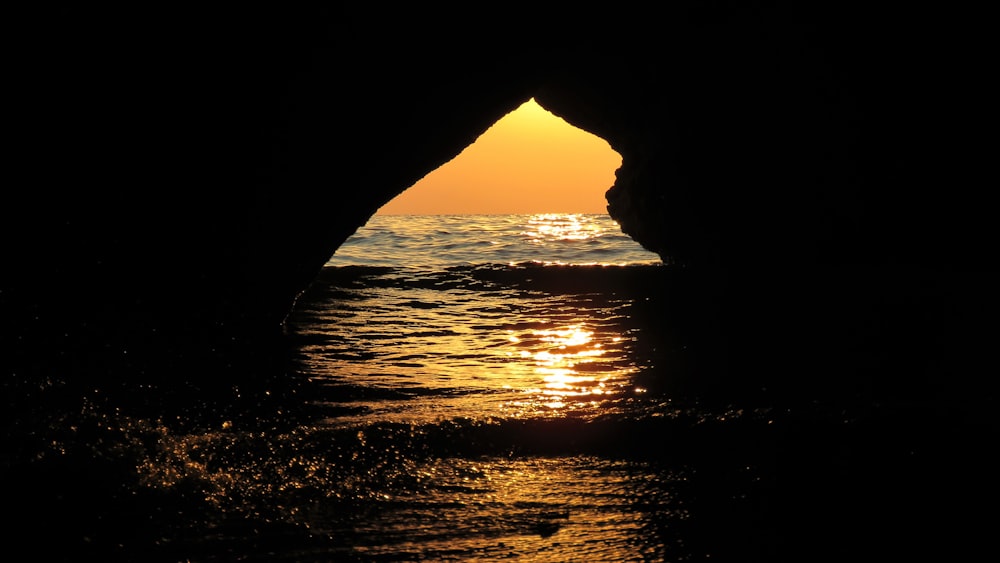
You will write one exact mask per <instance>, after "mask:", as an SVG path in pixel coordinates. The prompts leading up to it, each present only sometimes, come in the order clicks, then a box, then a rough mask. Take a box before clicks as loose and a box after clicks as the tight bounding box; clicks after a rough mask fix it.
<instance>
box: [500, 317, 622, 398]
mask: <svg viewBox="0 0 1000 563" xmlns="http://www.w3.org/2000/svg"><path fill="white" fill-rule="evenodd" d="M604 338H605V339H607V340H609V341H610V342H613V343H617V342H620V341H621V340H622V338H621V337H620V336H608V335H605V336H604ZM508 340H509V341H510V342H511V343H513V344H515V345H518V344H521V343H523V342H533V343H536V344H535V345H534V346H535V349H532V350H521V351H520V353H519V357H520V359H521V361H522V362H524V363H526V364H528V365H531V366H532V371H533V373H534V375H535V376H536V381H537V382H538V383H539V386H537V387H527V388H524V389H522V390H521V391H522V393H523V394H525V395H527V396H528V397H529V398H527V399H521V400H517V401H511V403H512V404H513V405H516V406H518V407H522V408H523V407H529V406H531V405H532V404H534V405H535V406H543V407H545V408H547V409H550V410H552V411H559V410H565V409H567V408H568V407H570V406H571V405H573V404H582V403H588V402H589V403H590V404H591V405H592V406H593V405H594V404H595V402H596V401H598V400H600V399H602V398H606V397H607V396H611V395H613V394H615V393H616V392H617V391H620V388H621V387H622V386H623V385H625V384H626V383H627V376H628V375H629V374H631V373H633V372H634V371H635V369H634V368H633V367H631V366H615V365H614V363H613V362H603V360H604V359H605V356H607V355H608V350H607V349H606V348H605V347H604V345H603V344H602V343H601V342H600V340H599V339H598V338H597V336H596V334H595V332H594V331H593V330H590V329H588V328H587V327H586V325H584V324H582V323H577V324H571V325H566V326H562V327H559V328H553V329H531V330H529V331H527V335H526V337H519V336H517V335H514V334H510V335H509V336H508ZM636 391H639V392H641V390H638V389H637V390H636Z"/></svg>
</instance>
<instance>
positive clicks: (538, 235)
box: [523, 213, 603, 244]
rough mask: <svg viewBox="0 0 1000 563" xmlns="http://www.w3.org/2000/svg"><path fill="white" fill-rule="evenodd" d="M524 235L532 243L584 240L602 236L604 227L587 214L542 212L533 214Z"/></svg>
mask: <svg viewBox="0 0 1000 563" xmlns="http://www.w3.org/2000/svg"><path fill="white" fill-rule="evenodd" d="M527 227H528V230H526V231H524V233H523V234H524V235H525V236H527V237H529V239H530V240H531V242H532V243H535V244H538V243H541V242H543V241H545V240H565V241H584V240H588V239H593V238H597V237H599V236H601V234H602V231H603V229H602V228H601V226H600V225H598V224H596V223H595V222H594V221H588V220H587V217H586V216H585V215H581V214H575V213H540V214H537V215H532V216H531V218H530V219H529V221H528V224H527Z"/></svg>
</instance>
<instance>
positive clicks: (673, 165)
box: [0, 2, 996, 398]
mask: <svg viewBox="0 0 1000 563" xmlns="http://www.w3.org/2000/svg"><path fill="white" fill-rule="evenodd" d="M687 4H688V3H676V4H673V5H672V7H670V8H663V7H658V8H657V9H656V10H652V9H649V10H646V9H643V10H626V6H624V5H614V6H609V7H606V8H602V9H601V10H595V11H593V12H589V13H561V12H556V11H552V12H548V11H545V10H542V9H537V8H533V9H526V8H525V9H520V10H518V11H503V12H501V11H499V10H496V11H492V12H487V13H483V12H475V13H473V12H468V13H466V12H464V11H461V10H459V11H448V10H444V9H441V10H438V11H434V10H428V9H426V8H424V7H419V8H418V7H403V8H394V9H393V11H391V12H386V11H383V10H382V9H375V8H365V7H361V6H351V7H335V8H327V9H314V10H305V9H301V10H300V9H284V8H282V9H277V8H269V9H263V8H260V9H256V11H255V9H252V8H241V9H239V10H236V11H231V12H230V11H226V12H223V11H221V10H220V11H213V10H209V9H201V10H200V11H192V12H189V11H180V10H177V11H173V12H171V11H166V12H157V13H153V12H152V11H150V12H146V11H144V10H142V9H137V10H134V11H131V12H129V13H121V12H112V11H107V12H105V13H101V12H100V11H99V10H97V11H95V10H93V9H90V8H88V9H83V8H67V9H63V10H62V11H59V10H53V11H52V12H51V13H46V14H41V15H39V17H38V18H37V19H33V20H31V21H30V22H28V23H27V25H26V26H25V27H24V28H23V29H24V30H25V31H27V32H28V33H27V34H26V35H28V36H30V37H31V38H32V40H31V41H30V42H29V41H28V40H27V39H25V41H24V42H22V43H21V45H22V48H23V50H24V56H23V57H21V60H20V61H19V62H17V64H16V65H15V66H16V68H15V69H14V70H12V71H10V75H9V76H10V77H11V83H12V84H15V85H16V86H15V87H14V88H15V90H16V92H14V94H15V98H16V99H15V101H14V102H11V105H10V106H9V107H10V108H12V109H13V110H15V111H16V113H17V116H16V117H17V124H16V126H15V127H14V129H13V130H12V131H13V133H14V134H13V136H14V137H15V139H16V140H17V146H16V147H15V148H14V149H13V152H12V153H11V154H10V155H9V156H11V157H12V160H13V161H15V162H16V163H17V168H16V171H17V172H18V174H14V175H12V176H11V178H9V181H10V183H9V184H8V187H7V189H6V193H7V194H8V196H7V197H8V198H9V199H8V202H9V203H8V204H7V205H5V210H4V211H5V213H4V215H5V221H4V227H3V229H4V232H3V234H4V241H5V252H6V256H5V257H4V263H5V267H4V272H5V274H4V277H3V288H2V289H3V291H2V293H0V305H2V307H3V311H4V315H3V316H4V321H3V323H4V332H3V338H4V349H5V350H8V351H11V352H9V356H8V357H9V359H10V360H12V362H11V363H12V365H13V366H15V371H16V372H17V373H20V374H26V373H30V374H33V375H34V376H37V375H39V374H41V377H43V378H44V377H49V376H50V375H52V374H56V375H57V376H58V377H59V378H66V379H67V380H82V381H86V382H88V384H90V383H95V382H96V383H97V384H101V385H103V384H110V383H109V382H111V381H113V380H115V379H116V378H123V379H127V380H128V381H130V382H135V381H143V380H146V379H149V380H153V381H156V382H157V383H158V385H168V386H169V385H175V384H177V383H176V382H177V378H178V375H177V374H178V373H195V374H196V375H190V376H188V377H187V378H186V381H187V383H190V381H191V380H198V381H199V383H198V384H199V385H201V384H204V383H203V382H204V381H207V380H211V379H212V378H214V377H221V376H220V375H219V373H220V372H219V371H218V370H215V369H214V367H218V366H231V365H232V364H234V363H235V364H239V363H240V362H241V359H242V358H248V357H253V354H251V351H254V350H258V351H259V350H260V346H259V344H260V342H261V341H262V339H268V338H272V337H277V335H278V334H279V333H280V330H281V322H282V319H283V317H284V315H285V314H286V313H287V312H288V311H289V309H290V308H291V307H292V306H293V305H294V301H295V297H296V295H298V293H299V292H301V291H302V290H303V289H304V288H305V287H307V286H308V284H309V282H310V280H311V279H312V277H313V276H314V275H315V273H316V272H317V270H318V268H319V267H320V266H321V265H322V264H323V263H324V262H325V261H326V259H327V258H328V257H329V256H330V255H331V254H332V253H333V252H334V251H335V250H336V248H337V247H338V245H339V244H341V243H342V242H343V241H344V240H346V239H347V238H348V237H349V236H350V235H351V234H352V233H353V232H354V230H355V229H356V228H357V227H358V226H360V225H362V224H364V223H365V221H366V220H367V219H368V218H369V217H370V216H371V215H372V214H373V213H374V212H375V211H376V210H377V209H378V207H379V206H381V205H382V204H383V203H385V202H386V201H388V200H389V199H391V198H392V197H394V196H395V195H397V194H399V193H401V192H402V191H403V190H405V189H406V188H407V187H409V186H410V185H412V184H413V183H414V182H415V181H417V180H418V179H419V178H421V177H422V176H423V175H424V174H426V173H428V172H430V171H432V170H433V169H435V168H436V167H438V166H439V165H441V164H443V163H445V162H447V161H448V160H449V159H450V158H452V157H454V156H455V155H457V154H458V153H459V152H460V151H461V150H462V149H463V148H464V147H465V146H467V145H468V144H469V143H471V142H472V141H473V140H474V139H475V138H476V137H477V136H478V135H479V134H480V133H482V132H483V131H485V129H486V128H488V127H489V126H490V125H491V124H492V123H493V122H495V121H496V120H497V119H498V118H500V117H502V116H503V115H504V114H505V113H507V112H509V111H511V110H512V109H514V108H516V107H517V106H518V105H519V104H520V103H522V102H523V101H525V100H527V99H528V98H530V97H532V96H534V97H536V99H537V100H538V101H539V102H540V103H541V104H542V105H543V106H544V107H546V108H548V109H550V110H551V111H553V112H554V113H556V114H557V115H560V116H562V117H563V118H564V119H566V120H567V121H569V122H570V123H572V124H574V125H576V126H578V127H581V128H583V129H585V130H588V131H590V132H593V133H595V134H597V135H599V136H601V137H603V138H605V139H606V140H608V141H609V142H610V143H611V145H612V146H613V147H614V148H615V150H617V151H618V152H619V153H620V154H622V155H623V164H622V167H621V168H620V170H619V171H618V173H617V180H616V182H615V185H614V186H611V187H610V189H609V191H608V201H609V206H608V209H609V212H610V213H611V215H612V216H613V217H615V218H616V219H618V220H619V221H620V223H621V225H622V228H623V230H624V231H625V232H627V233H628V234H630V235H631V236H632V237H633V238H635V239H636V240H637V241H639V242H640V243H641V244H643V245H644V246H646V247H647V248H649V249H651V250H654V251H656V252H658V253H659V254H660V255H661V256H662V257H663V258H664V259H665V261H667V262H670V263H672V264H675V265H676V266H677V267H678V271H679V272H684V274H683V276H684V277H685V281H684V284H686V287H688V293H687V294H686V295H685V296H683V298H680V300H681V301H683V302H684V303H685V305H684V310H685V311H687V313H686V316H685V317H684V319H685V320H684V321H679V322H687V323H689V325H690V326H688V327H687V328H688V329H689V331H690V333H691V334H692V335H694V336H692V341H693V342H702V343H705V344H704V345H702V346H701V348H700V349H701V350H702V351H701V352H700V353H701V354H702V355H703V360H704V362H703V363H706V364H710V365H712V366H713V367H712V369H710V370H708V372H707V373H706V374H705V381H706V382H708V383H706V386H707V387H711V388H727V389H733V390H735V391H736V392H737V393H743V392H748V393H749V392H751V391H754V390H759V389H761V388H764V387H772V388H773V387H775V386H777V387H779V388H782V389H784V390H785V392H787V393H788V394H789V395H800V396H802V397H805V398H813V397H816V396H840V395H851V396H854V395H856V394H857V393H859V392H860V391H859V389H862V390H863V393H864V394H865V396H866V397H876V396H877V397H885V396H903V397H908V396H911V395H913V394H918V395H920V396H926V395H927V394H929V393H933V392H934V391H935V390H936V389H937V388H938V386H939V385H942V383H941V382H942V380H946V381H949V383H946V384H944V385H946V386H949V387H951V388H953V389H959V388H961V389H963V390H964V389H967V388H976V389H986V390H987V391H988V392H989V393H987V394H986V395H985V396H988V397H992V396H993V395H992V393H993V392H994V390H995V389H994V387H993V385H994V384H992V383H989V382H984V381H982V380H981V379H979V378H976V377H972V376H969V375H968V374H969V373H970V371H972V370H974V368H975V366H976V365H978V364H977V362H978V361H979V360H982V359H984V358H985V357H986V356H987V355H986V354H985V353H983V352H982V348H983V346H984V345H987V344H988V343H989V342H990V339H989V338H990V337H989V334H990V333H988V332H986V333H984V332H982V331H979V330H974V329H972V328H971V327H972V324H973V323H974V322H975V321H977V320H979V319H980V315H981V314H982V311H984V310H992V309H991V307H994V305H993V304H994V303H995V298H993V297H991V296H990V294H991V292H987V291H985V290H984V289H983V288H987V287H990V284H991V283H992V280H993V276H994V274H995V271H996V262H995V260H993V259H992V257H993V256H994V254H995V250H994V249H993V247H992V246H991V244H990V243H989V240H990V235H991V234H993V232H994V231H995V228H994V221H993V217H992V213H991V211H990V209H991V208H990V207H988V206H987V205H986V204H985V201H986V199H985V198H984V193H983V186H984V185H985V184H984V183H983V182H982V181H981V180H977V179H975V178H976V176H975V175H974V174H973V173H972V171H973V170H974V164H975V161H976V160H977V158H978V157H979V156H981V155H982V153H983V148H982V147H981V146H979V145H978V144H977V143H975V142H970V141H971V139H972V138H971V137H970V136H969V133H971V131H972V130H974V129H977V128H978V125H977V123H979V122H981V118H982V117H983V114H980V113H978V112H979V110H980V108H982V107H984V106H981V105H979V104H978V103H977V102H978V101H981V100H979V96H980V94H981V93H982V92H983V90H982V88H981V84H980V79H981V77H982V76H983V74H982V72H981V70H982V69H981V68H977V65H976V60H975V54H976V52H977V50H976V49H975V47H976V45H974V42H975V41H976V40H977V39H978V38H980V37H985V36H983V35H979V34H977V33H974V32H966V29H965V26H966V25H969V24H971V23H972V21H973V20H971V19H970V20H967V19H965V16H962V15H958V16H955V17H949V15H948V14H941V13H919V12H917V11H916V10H917V8H914V7H911V6H905V7H903V8H901V9H896V8H895V7H886V8H885V9H884V10H883V9H881V8H879V9H876V8H874V7H872V6H868V5H866V6H865V7H864V9H855V8H853V7H851V6H850V5H848V4H840V3H838V4H837V5H836V6H831V7H827V6H822V5H818V6H814V7H812V8H803V7H798V8H796V9H794V10H786V9H782V8H778V7H776V6H771V5H769V4H768V3H763V4H753V5H752V6H751V5H749V4H744V3H735V5H734V6H728V5H726V4H725V3H710V5H708V4H705V3H701V2H691V3H690V5H687ZM956 18H958V19H956ZM956 25H957V27H956ZM979 290H983V291H979ZM946 327H947V328H946ZM956 327H959V330H955V329H956ZM929 350H934V351H935V352H933V353H931V354H929V355H928V351H929ZM817 358H831V360H830V361H829V362H823V361H817ZM248 363H249V364H252V363H253V362H252V361H250V362H248ZM206 366H213V368H208V367H206ZM734 366H735V367H734ZM802 366H809V367H810V369H809V370H808V371H811V372H813V373H812V375H809V376H803V375H802V371H803V370H802ZM812 368H818V369H812ZM192 369H194V371H193V372H192V371H191V370H192ZM887 369H889V371H892V374H890V375H886V374H885V372H886V370H887ZM845 373H849V374H850V375H851V376H850V377H844V375H845ZM900 373H905V374H906V375H900ZM124 374H127V375H124ZM713 378H714V379H713ZM804 380H805V381H804ZM915 382H919V384H918V383H915ZM950 382H956V383H955V384H954V385H953V384H952V383H950ZM28 386H29V387H30V386H31V385H28ZM901 386H902V387H907V386H915V387H919V389H918V390H917V391H914V390H913V389H911V388H907V389H906V390H901ZM956 393H958V392H957V391H956ZM962 393H964V391H962ZM966 396H967V395H966ZM981 396H982V395H981Z"/></svg>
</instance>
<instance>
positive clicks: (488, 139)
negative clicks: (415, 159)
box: [378, 99, 621, 215]
mask: <svg viewBox="0 0 1000 563" xmlns="http://www.w3.org/2000/svg"><path fill="white" fill-rule="evenodd" d="M619 166H621V155H619V154H618V153H617V152H615V151H614V150H612V149H611V146H610V145H609V144H608V143H607V141H605V140H604V139H601V138H600V137H597V136H595V135H593V134H591V133H588V132H586V131H583V130H581V129H578V128H576V127H573V126H572V125H570V124H568V123H566V121H564V120H563V119H561V118H559V117H556V116H555V115H553V114H552V113H550V112H549V111H547V110H545V109H544V108H542V107H541V106H539V105H538V104H537V103H536V102H535V101H534V100H533V99H532V100H529V101H528V102H525V103H524V104H523V105H522V106H520V107H519V108H517V109H516V110H514V111H512V112H511V113H509V114H507V115H506V116H504V117H503V118H501V119H500V120H499V121H497V122H496V123H495V124H494V125H493V126H492V127H491V128H489V129H488V130H487V131H486V132H485V133H483V134H482V135H481V136H480V137H479V138H478V139H477V140H476V142H475V143H473V144H472V145H469V146H468V147H467V148H466V149H465V150H464V151H462V153H460V154H459V155H458V156H456V157H455V158H454V159H452V160H451V161H450V162H448V163H446V164H444V165H443V166H441V167H440V168H438V169H437V170H434V171H432V172H430V173H429V174H427V175H426V176H424V177H423V178H422V179H421V180H420V181H418V182H417V183H416V184H414V185H413V186H412V187H411V188H409V189H408V190H406V191H405V192H403V193H402V194H400V195H399V196H398V197H396V198H395V199H393V200H392V201H390V202H389V203H387V204H386V205H384V206H383V207H382V208H381V209H379V211H378V214H384V215H407V214H411V215H436V214H506V213H607V201H606V200H605V197H604V193H605V192H606V191H607V190H608V188H610V187H611V186H612V185H613V184H614V182H615V171H616V170H617V169H618V167H619Z"/></svg>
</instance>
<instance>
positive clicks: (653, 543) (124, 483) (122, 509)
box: [42, 214, 769, 563]
mask: <svg viewBox="0 0 1000 563" xmlns="http://www.w3.org/2000/svg"><path fill="white" fill-rule="evenodd" d="M670 274H671V267H670V266H667V265H664V264H663V263H662V261H661V260H660V257H659V256H657V255H656V254H653V253H651V252H649V251H647V250H645V249H643V248H642V247H641V246H639V245H638V244H637V243H635V242H634V241H632V240H631V239H630V238H629V237H627V236H626V235H624V234H623V233H622V232H621V229H620V228H619V226H618V225H617V224H616V223H615V222H614V221H613V220H611V219H610V218H609V217H607V216H603V215H572V214H546V215H476V216H375V217H372V218H371V220H370V221H369V222H368V224H367V225H365V226H364V227H362V228H360V229H358V231H357V232H356V233H355V234H354V236H353V237H351V238H350V239H349V240H347V241H346V242H345V244H344V245H343V246H342V247H341V248H340V249H338V250H337V252H336V254H335V255H333V256H332V257H331V258H330V260H329V262H328V263H327V264H326V266H325V267H324V268H322V271H321V272H320V273H319V275H318V276H317V278H316V279H315V281H314V282H313V284H312V285H311V286H310V287H309V288H308V289H307V290H306V291H305V292H304V293H303V294H302V295H301V296H300V298H299V299H298V301H297V303H296V305H295V307H294V309H293V310H292V311H291V313H290V315H289V316H288V318H287V321H286V327H285V328H286V337H287V344H288V349H289V355H288V358H287V359H283V360H282V364H283V365H284V364H287V366H286V367H283V368H281V369H282V371H281V372H280V373H273V374H270V375H268V376H267V377H273V378H274V381H275V382H280V384H278V387H281V388H285V387H291V386H290V385H287V384H288V383H289V382H302V385H301V386H300V387H296V389H298V390H297V391H295V392H291V391H287V390H286V391H281V392H279V393H278V394H279V395H280V397H279V399H280V401H278V402H277V404H278V405H279V407H280V410H277V411H276V410H274V409H272V407H271V406H269V405H271V404H272V403H271V402H270V400H269V399H267V396H268V395H269V394H270V393H271V390H270V389H271V387H270V385H271V384H270V383H268V379H267V377H265V378H264V379H263V381H257V383H256V384H253V382H252V381H250V380H248V381H247V382H246V384H245V385H240V384H239V383H237V387H236V388H234V391H235V392H236V400H237V401H243V402H242V403H240V404H227V405H225V407H226V409H225V412H227V413H229V412H232V413H234V414H233V418H231V419H228V418H227V419H225V420H222V421H215V422H213V421H212V420H213V418H214V417H211V416H208V417H204V416H199V417H198V418H199V419H202V418H205V419H207V420H208V422H204V423H201V422H198V423H195V422H193V421H188V420H186V419H183V417H181V418H178V419H177V420H152V419H146V418H141V417H137V416H133V415H130V414H128V413H125V412H120V411H119V410H117V409H114V408H110V409H109V408H105V407H102V405H101V403H100V402H99V401H97V400H96V399H95V400H94V401H92V402H91V403H88V405H85V408H84V409H83V411H81V413H80V414H79V416H78V417H77V418H79V420H76V421H75V422H74V423H73V424H72V425H71V426H67V424H66V423H65V422H64V421H63V420H62V419H61V418H57V420H56V421H55V422H54V425H55V426H54V427H58V429H59V431H58V432H57V436H62V435H63V434H65V433H66V432H75V433H81V434H84V435H87V436H98V437H100V440H96V441H95V440H94V439H92V438H91V439H88V440H86V441H80V443H81V444H84V445H85V446H86V448H88V449H87V450H86V451H85V452H84V453H85V454H86V455H81V456H79V457H81V458H87V459H90V458H92V457H95V456H96V459H97V460H99V462H98V463H96V466H97V467H98V468H100V469H97V470H91V469H88V468H86V467H85V466H74V468H73V470H72V473H73V474H74V475H76V474H81V475H83V474H87V475H89V474H94V475H108V476H109V477H108V479H114V481H113V483H118V480H120V481H121V484H117V485H114V486H113V487H112V489H113V492H112V494H110V495H106V494H100V497H99V498H95V499H94V500H93V502H91V501H89V500H88V498H89V497H86V494H85V492H81V491H80V490H78V488H76V487H72V486H71V487H69V489H70V490H72V491H74V492H73V494H74V495H76V496H74V497H73V498H77V497H80V496H81V495H83V497H82V499H81V500H79V502H78V503H77V504H78V505H79V506H77V512H70V513H67V514H64V513H65V511H59V512H56V511H54V510H53V511H51V513H50V514H48V515H47V516H46V517H47V518H52V517H55V516H59V517H61V518H63V519H70V520H72V519H73V518H74V517H73V516H72V514H79V515H80V516H79V520H80V521H79V522H73V523H72V524H71V525H70V524H66V525H65V526H64V527H68V528H79V529H80V536H81V537H80V538H78V540H79V543H77V544H74V545H77V546H82V547H86V548H88V549H92V550H94V552H95V553H98V551H100V552H101V557H104V558H107V557H108V555H107V553H106V552H108V551H110V553H111V556H112V557H113V558H114V559H117V560H143V561H268V562H272V561H317V562H318V561H418V560H426V561H500V560H503V561H508V560H512V559H516V560H523V561H551V562H560V563H562V562H567V561H588V562H590V563H598V562H609V563H610V562H615V563H620V562H626V561H687V560H704V559H706V558H708V557H714V559H713V560H722V559H723V556H724V555H725V554H726V552H727V551H728V552H729V554H730V555H731V554H732V553H736V554H737V560H741V561H754V560H761V561H763V560H768V558H767V557H766V552H765V556H760V553H757V552H755V549H756V548H757V547H759V546H765V547H766V545H767V543H766V542H767V540H768V537H769V536H768V533H767V530H765V529H763V527H764V524H762V522H763V520H762V519H760V518H759V517H757V514H756V513H755V512H754V511H755V510H756V508H755V507H758V506H762V503H760V502H758V501H757V500H754V499H758V500H759V498H760V495H759V494H755V491H756V490H757V489H759V484H760V483H761V482H764V481H762V477H761V471H762V470H761V468H760V464H758V463H757V462H755V461H754V459H759V458H760V456H759V455H757V454H753V455H748V452H752V451H755V448H756V446H755V445H754V443H753V441H752V440H747V439H744V437H745V436H748V435H747V434H740V433H738V432H736V433H734V432H731V431H730V429H731V428H732V426H731V425H732V424H734V422H737V421H740V420H743V421H749V423H750V424H751V425H752V424H756V421H757V420H758V418H757V417H756V416H750V415H749V414H748V413H743V412H742V411H734V410H727V409H726V408H722V409H710V410H706V409H703V408H700V407H698V406H692V405H691V404H685V403H679V402H678V401H677V400H676V397H674V395H673V393H672V389H673V387H672V385H671V383H672V382H673V381H674V379H675V377H676V375H677V373H676V371H675V370H674V366H675V365H676V358H677V357H678V356H679V355H682V353H683V350H681V346H680V345H679V344H678V342H676V341H675V339H673V338H672V336H671V334H672V330H673V324H672V321H671V318H670V313H669V311H670V309H669V308H668V307H664V303H665V298H666V297H669V294H670V287H669V284H668V281H669V279H670ZM271 369H272V368H270V367H268V368H266V370H265V371H271ZM252 384H253V385H252ZM251 388H252V389H253V391H252V392H251ZM224 396H228V394H224ZM229 403H231V401H229ZM241 405H243V406H242V408H241ZM206 409H208V407H207V406H199V405H197V404H192V405H190V407H189V411H190V413H191V414H198V413H199V412H200V411H203V410H206ZM241 410H245V411H246V412H245V413H241V412H240V411H241ZM201 414H204V413H201ZM226 416H229V415H228V414H227V415H226ZM761 423H762V424H763V423H765V422H764V421H762V422H761ZM720 428H725V429H726V431H725V432H721V431H719V430H720ZM83 429H88V430H86V432H84V430H83ZM752 435H753V434H752V433H751V434H749V436H752ZM61 440H63V439H62V438H60V439H56V440H52V441H50V442H49V444H50V446H47V447H46V452H47V453H45V455H48V456H51V457H52V458H60V459H61V458H62V457H65V456H66V454H65V452H66V449H67V447H68V446H67V444H68V443H69V442H66V441H61ZM92 444H97V445H92ZM112 461H113V462H114V463H113V464H112ZM93 463H94V462H92V464H93ZM111 467H113V468H114V470H115V473H109V470H110V468H111ZM80 472H83V473H80ZM42 480H43V481H44V478H43V479H42ZM94 494H95V495H97V494H98V493H94ZM59 498H60V499H61V498H63V497H62V496H59ZM60 502H62V501H60ZM93 514H97V515H98V517H95V516H93ZM101 515H103V516H101ZM79 548H81V547H75V548H73V549H74V550H76V549H79Z"/></svg>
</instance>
